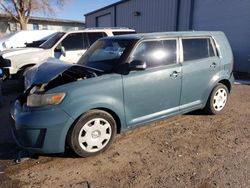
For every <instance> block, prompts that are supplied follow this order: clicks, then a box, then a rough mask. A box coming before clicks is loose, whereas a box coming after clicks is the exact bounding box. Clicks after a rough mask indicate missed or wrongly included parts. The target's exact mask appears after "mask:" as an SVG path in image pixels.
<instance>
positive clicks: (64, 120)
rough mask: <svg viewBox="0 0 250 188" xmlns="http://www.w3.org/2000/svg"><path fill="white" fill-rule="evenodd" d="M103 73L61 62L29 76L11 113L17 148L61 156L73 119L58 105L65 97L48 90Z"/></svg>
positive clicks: (34, 70) (35, 68) (47, 64)
mask: <svg viewBox="0 0 250 188" xmlns="http://www.w3.org/2000/svg"><path fill="white" fill-rule="evenodd" d="M100 74H101V71H98V70H94V69H91V68H88V67H84V66H80V65H73V64H66V63H62V62H57V63H55V62H46V63H44V64H41V65H37V66H35V67H34V68H32V69H31V70H30V71H28V72H27V75H26V84H27V85H26V90H25V91H24V93H23V94H22V95H21V96H19V97H18V98H17V100H16V101H15V104H14V105H13V107H12V109H11V117H12V132H13V136H14V138H15V140H16V142H17V144H18V145H19V146H20V147H21V148H23V149H27V150H29V151H33V152H35V153H61V152H64V149H65V138H64V137H63V136H62V135H65V134H66V132H67V131H68V127H70V126H71V125H72V123H73V122H74V119H73V118H72V117H70V116H69V115H68V114H67V113H66V112H65V111H64V110H62V109H61V108H60V105H56V104H59V103H60V102H61V101H62V100H63V99H64V98H65V97H67V96H66V94H65V93H50V92H49V90H51V89H53V88H55V87H57V86H61V85H64V84H68V83H71V82H76V81H79V80H85V79H89V78H93V77H97V76H98V75H100Z"/></svg>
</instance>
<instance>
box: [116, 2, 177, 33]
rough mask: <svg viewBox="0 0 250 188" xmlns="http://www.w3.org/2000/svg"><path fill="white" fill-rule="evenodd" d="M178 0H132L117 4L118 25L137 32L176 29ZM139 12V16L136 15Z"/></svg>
mask: <svg viewBox="0 0 250 188" xmlns="http://www.w3.org/2000/svg"><path fill="white" fill-rule="evenodd" d="M177 2H178V1H177V0H153V1H152V0H131V1H127V2H125V3H121V4H119V5H117V17H116V21H117V26H118V27H132V28H134V29H135V30H136V31H137V32H154V31H174V30H175V29H176V18H177V17H176V16H177ZM135 12H139V13H140V15H139V16H135V15H134V14H135Z"/></svg>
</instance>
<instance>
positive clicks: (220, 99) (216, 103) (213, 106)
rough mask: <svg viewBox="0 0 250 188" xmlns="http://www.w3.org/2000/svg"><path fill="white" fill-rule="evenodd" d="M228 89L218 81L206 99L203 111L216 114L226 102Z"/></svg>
mask: <svg viewBox="0 0 250 188" xmlns="http://www.w3.org/2000/svg"><path fill="white" fill-rule="evenodd" d="M227 100H228V89H227V87H226V86H225V85H224V84H221V83H218V84H217V85H216V86H215V87H214V89H213V91H212V93H211V94H210V97H209V99H208V101H207V105H206V107H205V111H206V112H208V113H209V114H213V115H215V114H218V113H219V112H221V111H222V110H223V109H224V107H225V106H226V104H227Z"/></svg>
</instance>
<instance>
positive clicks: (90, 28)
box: [84, 27, 132, 30]
mask: <svg viewBox="0 0 250 188" xmlns="http://www.w3.org/2000/svg"><path fill="white" fill-rule="evenodd" d="M94 29H132V28H129V27H88V28H84V30H94Z"/></svg>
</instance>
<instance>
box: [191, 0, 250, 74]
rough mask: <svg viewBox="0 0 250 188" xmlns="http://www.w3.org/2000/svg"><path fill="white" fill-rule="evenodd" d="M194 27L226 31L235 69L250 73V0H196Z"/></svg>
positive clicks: (196, 28)
mask: <svg viewBox="0 0 250 188" xmlns="http://www.w3.org/2000/svg"><path fill="white" fill-rule="evenodd" d="M193 16H194V17H193V29H195V30H220V31H224V32H225V33H226V35H227V37H228V38H229V41H230V44H231V46H232V48H233V52H234V58H235V64H234V70H235V71H239V72H249V73H250V62H249V59H250V0H195V6H194V15H193Z"/></svg>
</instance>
